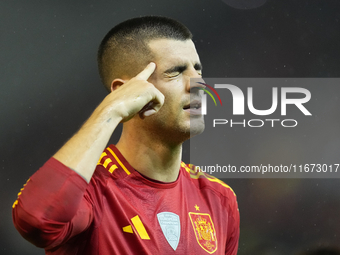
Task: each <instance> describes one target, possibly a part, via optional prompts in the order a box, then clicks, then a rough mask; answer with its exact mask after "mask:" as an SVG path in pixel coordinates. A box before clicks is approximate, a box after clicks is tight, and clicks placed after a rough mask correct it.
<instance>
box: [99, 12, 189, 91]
mask: <svg viewBox="0 0 340 255" xmlns="http://www.w3.org/2000/svg"><path fill="white" fill-rule="evenodd" d="M155 39H174V40H180V41H185V40H190V39H192V34H191V32H190V31H189V29H188V28H187V27H186V26H184V25H183V24H181V23H180V22H178V21H176V20H173V19H170V18H166V17H160V16H145V17H139V18H133V19H129V20H126V21H124V22H122V23H120V24H118V25H117V26H115V27H114V28H112V29H111V30H110V31H109V32H108V33H107V34H106V36H105V37H104V39H103V40H102V42H101V44H100V46H99V50H98V69H99V74H100V77H101V79H102V82H103V84H104V85H105V87H106V88H107V90H108V91H109V92H110V91H111V82H112V81H113V80H114V79H116V78H121V77H122V76H127V77H129V78H132V77H134V76H135V75H137V74H138V73H139V72H141V71H142V70H143V68H144V67H145V66H146V65H147V64H148V63H149V62H151V61H152V59H153V56H152V52H151V50H150V48H149V46H148V43H149V42H150V41H151V40H155Z"/></svg>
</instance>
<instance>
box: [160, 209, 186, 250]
mask: <svg viewBox="0 0 340 255" xmlns="http://www.w3.org/2000/svg"><path fill="white" fill-rule="evenodd" d="M157 219H158V222H159V225H160V226H161V229H162V231H163V234H164V236H165V238H166V240H167V241H168V243H169V244H170V246H171V247H172V249H174V250H176V249H177V246H178V242H179V238H180V235H181V223H180V220H179V216H178V215H177V214H175V213H172V212H161V213H158V214H157Z"/></svg>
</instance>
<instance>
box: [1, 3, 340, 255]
mask: <svg viewBox="0 0 340 255" xmlns="http://www.w3.org/2000/svg"><path fill="white" fill-rule="evenodd" d="M261 4H262V5H261ZM256 7H257V8H256ZM0 13H1V15H0V35H1V37H0V49H1V57H0V61H1V62H0V65H1V68H0V86H1V92H0V116H1V121H2V124H1V126H0V134H1V138H0V139H1V140H0V141H1V143H0V144H1V148H0V152H1V154H0V162H1V164H0V169H1V174H0V189H1V209H0V217H1V221H0V254H1V255H7V254H44V252H43V251H42V250H40V249H37V248H35V247H34V246H33V245H31V244H29V243H28V242H26V241H25V240H24V239H22V238H21V237H20V235H19V234H18V233H17V231H16V230H15V229H14V227H13V224H12V219H11V206H12V204H13V202H14V201H15V199H16V197H17V193H18V192H19V190H20V188H21V187H22V185H23V184H24V183H25V182H26V180H27V179H28V178H29V177H30V175H32V174H33V173H34V172H35V171H36V170H37V169H38V168H39V167H40V166H41V165H42V164H43V163H44V162H45V161H46V160H47V159H48V158H49V157H50V156H52V155H53V153H54V152H55V151H56V150H57V149H58V148H59V147H60V146H62V144H63V143H64V142H65V141H66V140H67V139H68V138H69V137H71V136H72V134H73V133H74V132H76V130H77V129H78V128H79V127H80V126H81V124H82V123H83V122H84V121H85V120H86V118H87V117H88V116H89V115H90V114H91V112H92V111H93V109H94V108H95V107H96V105H98V104H99V103H100V101H101V100H102V98H103V97H104V96H105V95H106V91H105V89H104V88H103V86H102V85H101V83H100V79H99V76H98V74H97V67H96V51H97V47H98V45H99V43H100V41H101V39H102V38H103V36H104V35H105V34H106V33H107V31H108V30H109V29H110V28H112V27H113V26H114V25H116V24H117V23H119V22H121V21H123V20H125V19H128V18H132V17H136V16H140V15H163V16H168V17H172V18H175V19H177V20H179V21H181V22H183V23H184V24H185V25H187V26H188V27H189V29H190V30H191V31H192V32H193V34H194V42H195V43H196V47H197V50H198V53H199V54H200V58H201V61H202V63H203V66H204V76H206V77H253V78H254V77H339V74H340V70H339V66H340V65H339V64H340V49H339V39H340V35H339V31H340V30H339V19H340V3H339V1H337V0H329V1H322V0H318V1H315V0H314V1H313V0H310V1H308V0H301V1H293V0H285V1H279V0H267V1H265V0H254V1H248V0H239V1H236V0H224V1H221V0H188V1H183V0H181V1H179V0H173V1H156V0H147V1H136V0H134V1H93V0H92V1H89V0H82V1H36V0H32V1H2V2H1V3H0ZM319 93H320V94H322V93H323V88H322V87H321V86H320V91H319ZM339 119H340V118H338V119H337V120H338V121H334V122H333V123H331V124H332V125H334V130H338V131H339V130H340V126H339ZM338 134H339V132H338ZM322 135H323V130H320V136H322ZM118 136H119V134H118V133H116V134H115V136H114V137H113V139H112V142H115V141H116V140H117V137H118ZM240 139H242V137H240ZM256 139H261V137H257V138H256V137H255V138H254V140H256ZM310 139H314V138H313V137H311V138H310ZM334 140H335V141H336V140H337V141H339V138H338V135H336V133H335V135H334ZM280 141H282V142H284V141H285V140H284V138H282V139H281V140H280V139H278V143H279V142H280ZM255 142H256V141H255ZM310 150H313V148H310ZM185 153H186V157H188V154H189V146H186V149H185ZM208 153H209V152H208ZM210 153H211V152H210ZM245 156H246V155H245ZM193 163H194V162H193ZM306 163H307V162H306ZM338 163H339V162H338ZM224 181H225V182H227V183H228V184H229V185H230V186H232V187H233V189H234V190H235V192H236V193H237V195H238V202H239V207H240V214H241V237H240V246H239V254H241V255H242V254H268V255H279V254H295V253H296V252H298V251H301V250H307V249H309V248H311V247H317V246H321V245H323V246H333V245H337V244H339V243H340V237H339V236H340V233H339V229H340V220H339V212H340V194H339V190H340V188H339V180H338V179H334V180H333V179H269V180H268V179H229V180H224Z"/></svg>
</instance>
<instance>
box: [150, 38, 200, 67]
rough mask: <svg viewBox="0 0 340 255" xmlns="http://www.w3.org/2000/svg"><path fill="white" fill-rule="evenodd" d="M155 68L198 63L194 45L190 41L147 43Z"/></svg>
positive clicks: (168, 40) (158, 40) (170, 40)
mask: <svg viewBox="0 0 340 255" xmlns="http://www.w3.org/2000/svg"><path fill="white" fill-rule="evenodd" d="M148 45H149V47H150V49H151V51H152V53H153V55H154V57H155V59H154V61H155V62H156V64H157V67H160V68H162V67H163V68H166V67H169V66H171V65H178V64H192V65H194V64H196V63H199V62H200V61H199V56H198V54H197V51H196V48H195V44H194V43H193V41H192V40H186V41H179V40H173V39H157V40H152V41H150V42H149V44H148Z"/></svg>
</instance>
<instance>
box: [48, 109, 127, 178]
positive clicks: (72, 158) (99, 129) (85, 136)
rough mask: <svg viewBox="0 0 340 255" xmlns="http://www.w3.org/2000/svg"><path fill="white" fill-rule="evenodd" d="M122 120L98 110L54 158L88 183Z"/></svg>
mask: <svg viewBox="0 0 340 255" xmlns="http://www.w3.org/2000/svg"><path fill="white" fill-rule="evenodd" d="M121 120H122V118H121V117H118V116H115V115H114V114H111V115H108V114H107V113H106V112H104V111H102V110H101V108H100V107H99V108H97V109H96V110H95V111H94V113H93V114H92V115H91V117H90V118H89V119H88V120H87V121H86V122H85V124H84V125H83V126H82V127H81V128H80V130H79V131H78V132H77V133H76V134H75V135H74V136H73V137H72V138H71V139H70V140H69V141H68V142H67V143H66V144H65V145H64V146H63V147H62V148H61V149H60V150H59V151H58V152H57V153H56V154H55V155H54V156H53V157H54V158H55V159H57V160H59V161H60V162H61V163H63V164H64V165H66V166H68V167H69V168H71V169H72V170H74V171H75V172H77V173H78V174H79V175H81V176H82V177H83V178H84V179H85V180H86V181H87V182H90V179H91V177H92V175H93V172H94V170H95V168H96V164H97V162H98V159H99V157H100V155H101V153H102V152H103V150H104V149H105V146H106V145H107V143H108V141H109V139H110V137H111V135H112V133H113V131H114V130H115V128H116V127H117V125H118V124H119V122H120V121H121Z"/></svg>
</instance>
